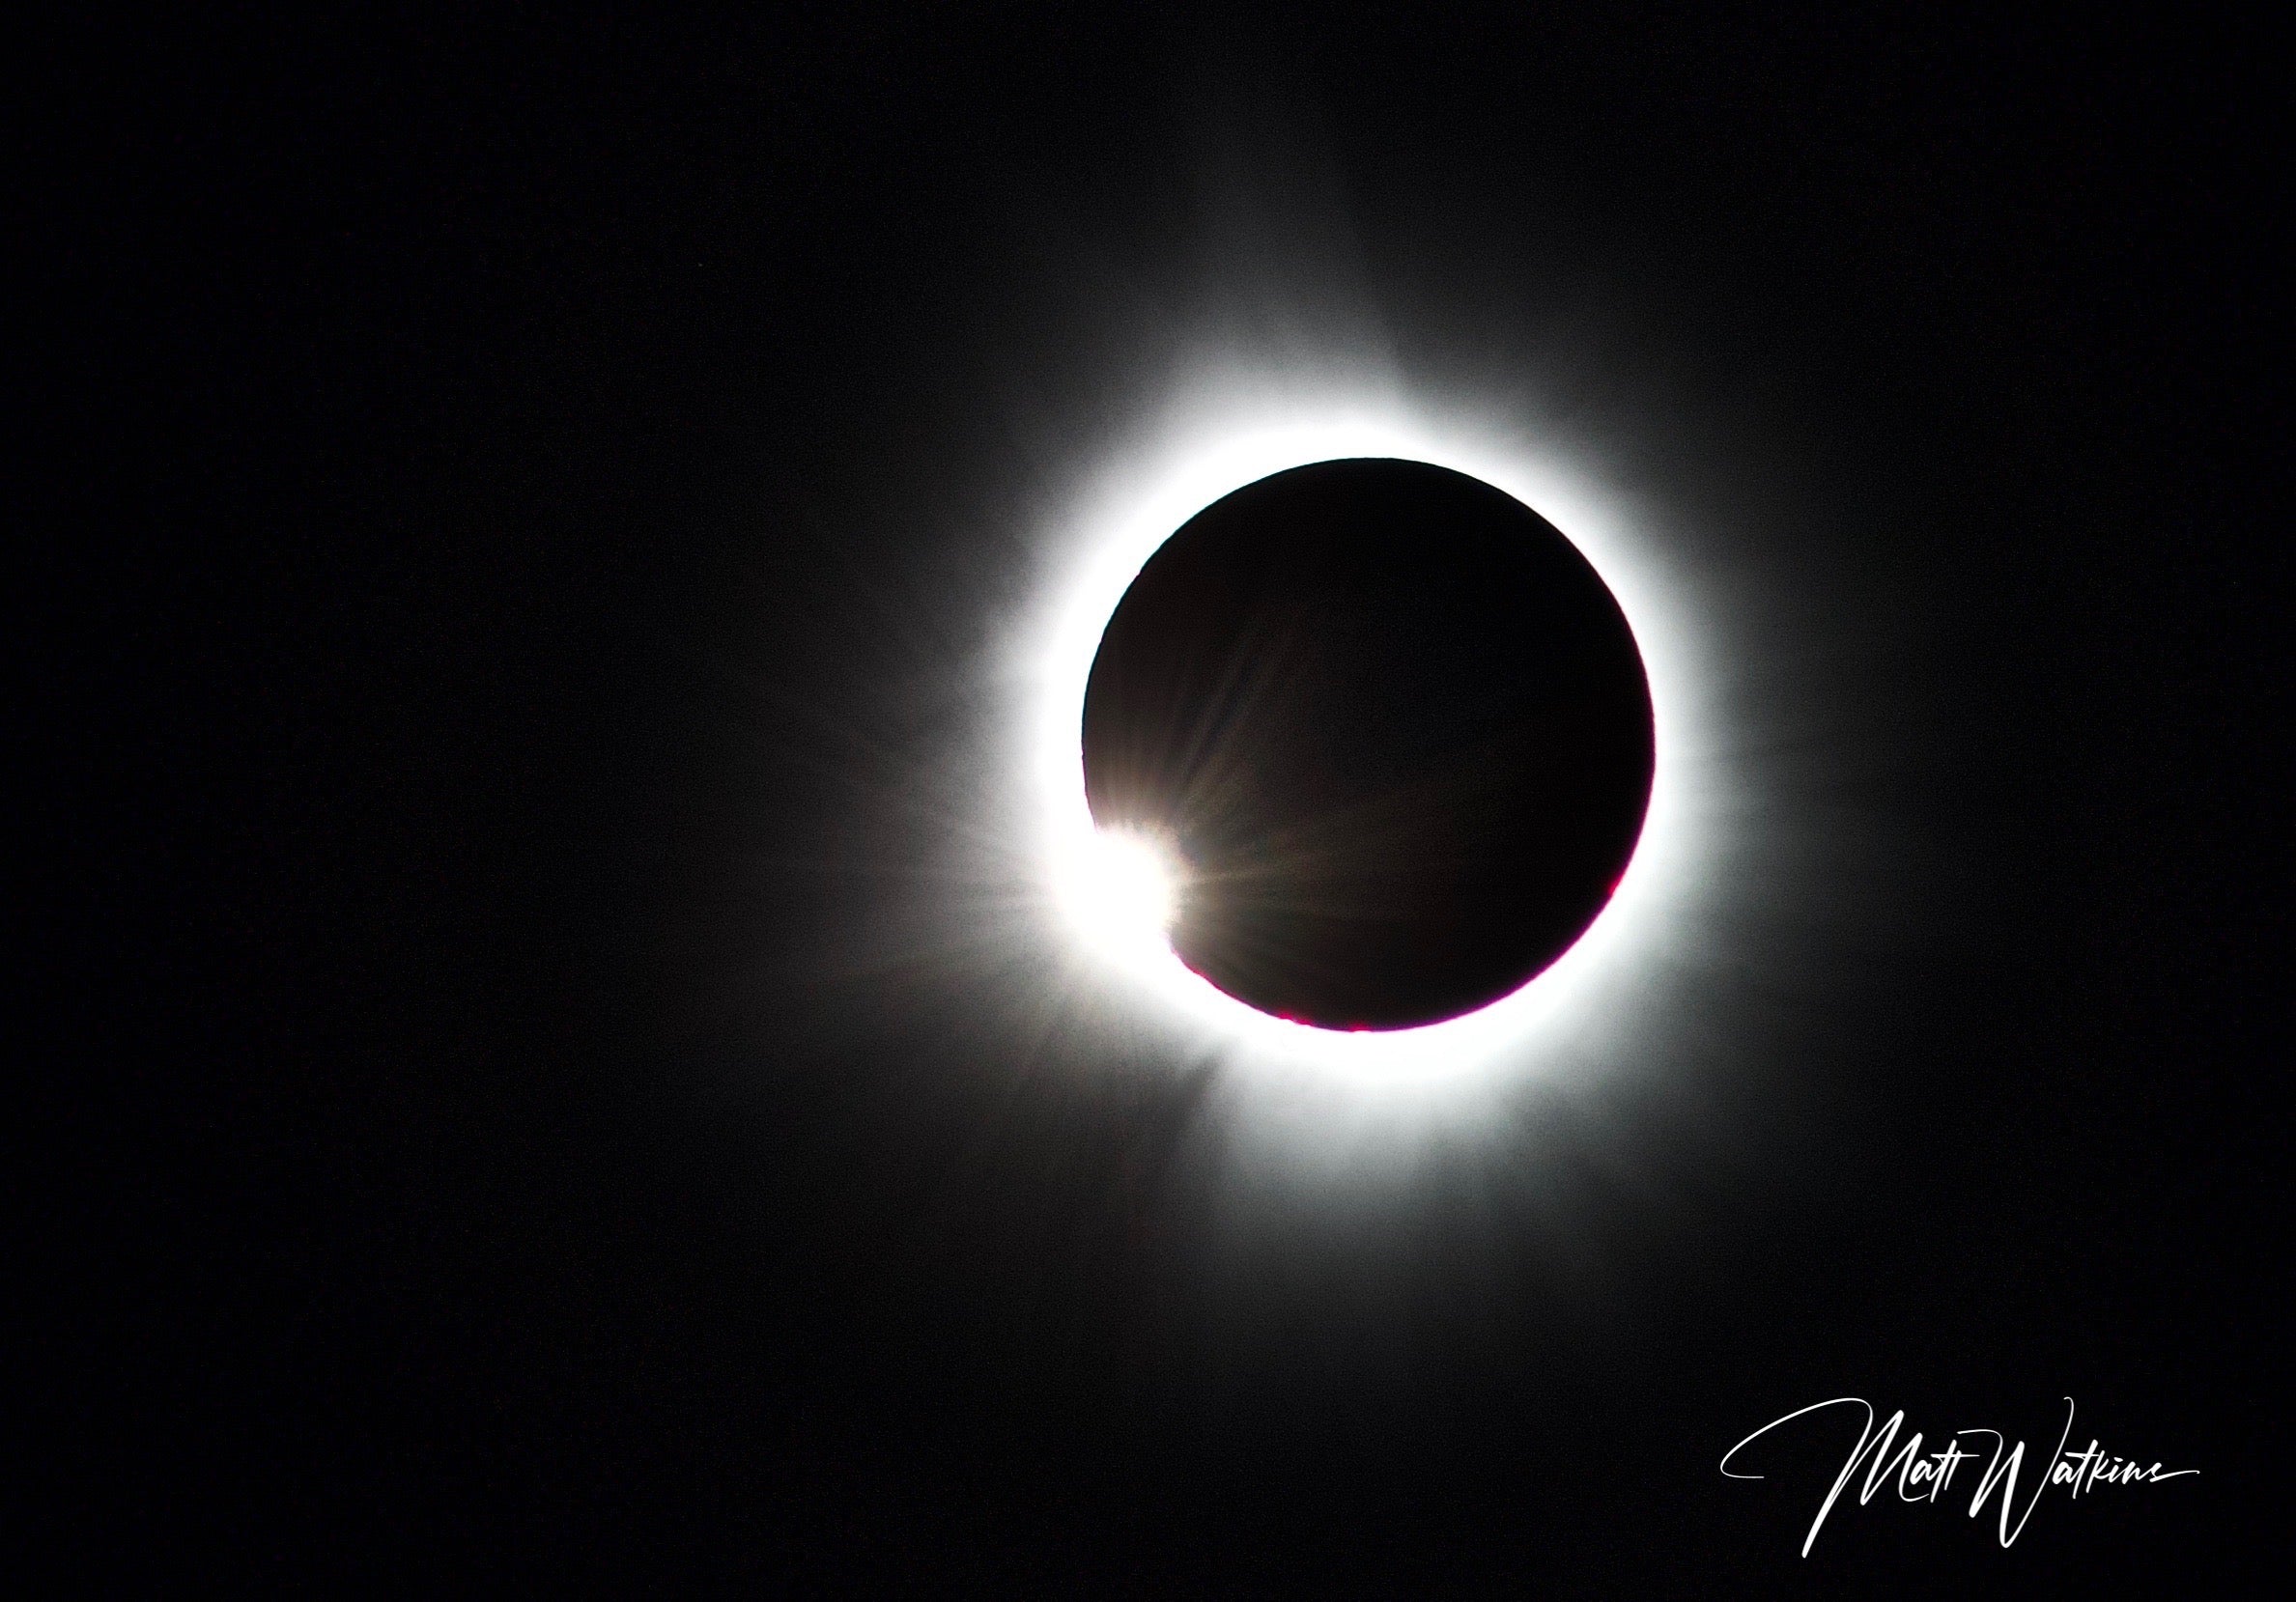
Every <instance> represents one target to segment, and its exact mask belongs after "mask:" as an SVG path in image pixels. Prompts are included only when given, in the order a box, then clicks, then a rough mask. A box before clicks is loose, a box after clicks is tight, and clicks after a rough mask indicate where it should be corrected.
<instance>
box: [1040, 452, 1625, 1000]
mask: <svg viewBox="0 0 2296 1602" xmlns="http://www.w3.org/2000/svg"><path fill="white" fill-rule="evenodd" d="M1652 749H1653V745H1652V725H1651V702H1650V687H1649V683H1648V680H1647V679H1646V678H1645V677H1644V674H1643V668H1642V657H1641V653H1640V652H1638V651H1637V650H1636V649H1635V645H1634V637H1633V634H1632V632H1630V630H1629V629H1628V627H1627V620H1626V617H1625V615H1624V614H1623V613H1621V612H1620V610H1619V607H1618V603H1617V602H1616V601H1615V600H1614V599H1612V597H1611V594H1610V591H1609V590H1608V589H1607V588H1606V587H1605V586H1604V585H1603V583H1602V579H1601V578H1600V577H1599V576H1597V575H1596V573H1595V570H1594V569H1593V568H1592V567H1591V566H1589V565H1588V563H1587V561H1586V558H1585V557H1583V556H1581V555H1580V554H1579V553H1578V551H1577V549H1576V548H1574V547H1573V545H1572V544H1571V542H1570V541H1569V540H1567V539H1565V538H1564V537H1563V536H1562V534H1561V533H1560V532H1558V531H1557V530H1556V529H1555V528H1554V526H1553V525H1552V524H1550V523H1548V522H1547V521H1546V520H1545V519H1544V518H1542V517H1540V516H1539V515H1538V514H1537V513H1536V512H1533V511H1532V510H1531V509H1530V508H1529V507H1527V506H1525V505H1523V504H1522V503H1521V502H1520V501H1517V500H1516V499H1514V498H1513V497H1512V496H1510V495H1507V494H1506V493H1504V492H1501V491H1498V490H1495V489H1493V488H1491V487H1490V486H1489V485H1488V484H1485V483H1482V482H1481V481H1479V480H1476V479H1472V478H1469V477H1467V476H1465V475H1464V474H1461V473H1456V472H1453V471H1451V470H1450V469H1448V468H1445V467H1436V466H1432V465H1430V464H1427V463H1422V462H1402V461H1388V460H1371V459H1366V460H1357V461H1345V462H1323V463H1318V464H1313V465H1310V466H1305V467H1294V468H1292V469H1290V471H1287V472H1281V473H1276V474H1274V475H1272V476H1270V477H1268V478H1263V479H1261V480H1260V481H1259V482H1258V483H1255V484H1250V485H1246V486H1245V487H1244V488H1243V489H1241V490H1238V491H1236V492H1234V493H1233V494H1231V495H1228V496H1226V497H1224V498H1223V499H1221V500H1219V501H1216V502H1214V503H1213V504H1212V505H1210V506H1208V507H1206V508H1205V510H1204V511H1202V512H1200V513H1198V514H1197V515H1196V516H1195V517H1194V518H1191V519H1190V520H1188V521H1187V523H1186V524H1185V525H1184V526H1182V527H1181V528H1180V530H1179V531H1178V532H1177V533H1176V534H1175V535H1174V536H1173V537H1172V538H1171V539H1170V540H1169V541H1167V542H1166V543H1165V544H1164V546H1163V547H1162V548H1160V549H1158V550H1157V552H1156V553H1155V555H1154V556H1152V557H1151V558H1149V560H1148V564H1147V566H1146V567H1144V568H1143V569H1142V570H1141V572H1140V576H1139V577H1137V578H1136V579H1134V580H1133V582H1132V586H1131V588H1130V589H1129V590H1127V591H1126V592H1125V594H1124V599H1123V601H1122V603H1121V604H1119V605H1118V607H1117V609H1116V613H1115V615H1114V616H1113V617H1111V618H1110V619H1109V623H1108V629H1107V632H1106V633H1105V634H1104V635H1103V636H1102V638H1101V641H1100V649H1099V653H1098V655H1097V656H1095V657H1094V659H1093V660H1092V671H1091V679H1090V680H1089V681H1088V682H1087V685H1086V688H1085V702H1084V771H1085V793H1086V796H1087V798H1088V800H1089V801H1090V802H1091V810H1092V817H1093V820H1094V821H1095V822H1096V823H1097V824H1098V825H1099V827H1101V828H1103V829H1135V830H1140V831H1143V832H1146V833H1149V834H1152V835H1154V836H1156V837H1158V838H1160V839H1161V840H1163V841H1164V842H1165V844H1166V845H1167V846H1168V848H1169V849H1171V850H1172V851H1173V852H1175V853H1176V856H1177V857H1179V859H1180V860H1181V862H1182V864H1183V884H1182V885H1181V887H1180V893H1179V900H1178V905H1177V909H1176V914H1175V917H1174V921H1173V923H1172V926H1171V934H1172V941H1173V946H1174V949H1175V950H1176V951H1177V952H1178V954H1179V956H1180V958H1181V960H1182V961H1184V962H1185V963H1187V965H1188V966H1189V967H1190V968H1192V969H1194V970H1196V971H1197V972H1198V973H1201V974H1202V975H1203V976H1204V977H1205V979H1207V980H1209V981H1210V982H1211V983H1212V984H1214V985H1216V986H1218V987H1219V988H1220V989H1221V990H1223V991H1225V992H1227V993H1228V994H1229V995H1231V996H1233V997H1234V998H1236V999H1238V1000H1240V1001H1243V1002H1246V1003H1247V1004H1249V1005H1251V1006H1254V1007H1257V1008H1259V1009H1260V1010H1261V1012H1266V1013H1272V1014H1274V1015H1276V1016H1278V1017H1282V1018H1290V1019H1294V1020H1297V1021H1298V1022H1300V1023H1304V1024H1313V1025H1317V1026H1321V1027H1324V1028H1332V1029H1362V1028H1369V1029H1400V1028H1408V1027H1411V1026H1416V1025H1422V1024H1432V1023H1437V1022H1439V1021H1441V1020H1443V1019H1446V1018H1456V1017H1458V1016H1460V1014H1462V1013H1467V1012H1472V1011H1474V1010H1476V1009H1477V1008H1479V1007H1483V1006H1486V1005H1488V1004H1489V1003H1490V1002H1492V1001H1495V1000H1497V999H1498V998H1500V997H1502V996H1505V995H1508V994H1509V993H1510V992H1512V991H1515V990H1516V989H1518V988H1520V987H1521V986H1522V985H1523V984H1524V983H1525V982H1527V981H1528V980H1529V979H1531V978H1532V977H1533V976H1534V975H1535V974H1537V973H1539V972H1540V971H1541V970H1544V969H1545V967H1546V966H1547V965H1548V964H1549V963H1551V962H1553V961H1554V960H1555V958H1557V957H1559V956H1561V955H1562V953H1563V952H1564V951H1566V950H1568V949H1569V948H1570V946H1571V944H1572V943H1573V942H1574V941H1576V940H1577V939H1578V937H1579V936H1580V935H1581V934H1583V933H1585V931H1586V929H1587V926H1588V925H1589V924H1591V923H1592V922H1593V921H1594V920H1595V917H1596V915H1597V914H1598V913H1601V912H1602V907H1603V905H1604V903H1605V902H1607V901H1608V900H1609V898H1610V894H1611V892H1612V891H1613V890H1614V889H1615V888H1616V887H1617V885H1618V881H1619V878H1620V876H1621V875H1622V874H1623V873H1624V872H1625V870H1626V866H1627V861H1628V858H1629V857H1631V856H1632V855H1633V851H1634V843H1635V840H1636V839H1637V837H1638V836H1639V835H1640V833H1641V830H1642V819H1643V813H1644V810H1645V808H1646V807H1647V806H1648V804H1649V801H1650V787H1651V767H1652Z"/></svg>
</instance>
